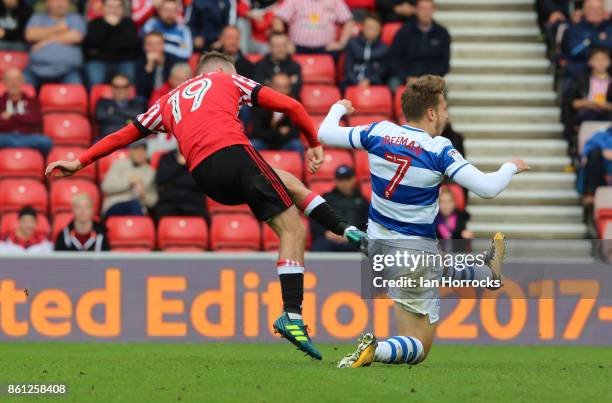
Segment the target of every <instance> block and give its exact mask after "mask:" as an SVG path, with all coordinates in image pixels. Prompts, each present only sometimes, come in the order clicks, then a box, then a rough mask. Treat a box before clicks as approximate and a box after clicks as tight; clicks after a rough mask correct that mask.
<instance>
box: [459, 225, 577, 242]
mask: <svg viewBox="0 0 612 403" xmlns="http://www.w3.org/2000/svg"><path fill="white" fill-rule="evenodd" d="M468 229H470V230H471V231H474V233H475V235H476V237H486V236H490V235H491V234H494V233H495V232H496V231H502V232H504V233H505V234H506V237H508V238H523V239H581V238H584V237H585V235H586V233H587V229H586V225H584V224H571V223H568V224H565V223H550V224H545V223H536V224H531V223H529V222H518V223H472V222H470V223H468Z"/></svg>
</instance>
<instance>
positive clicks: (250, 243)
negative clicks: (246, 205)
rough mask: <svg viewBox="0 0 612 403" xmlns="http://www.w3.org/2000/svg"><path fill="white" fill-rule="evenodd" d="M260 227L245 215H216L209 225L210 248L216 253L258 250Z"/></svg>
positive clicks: (253, 218)
mask: <svg viewBox="0 0 612 403" xmlns="http://www.w3.org/2000/svg"><path fill="white" fill-rule="evenodd" d="M260 245H261V226H260V225H259V222H258V221H257V220H256V219H255V217H253V216H248V215H246V214H217V215H214V216H212V218H211V224H210V248H211V249H212V250H216V251H224V250H225V251H230V250H232V251H248V250H252V251H255V250H259V249H260Z"/></svg>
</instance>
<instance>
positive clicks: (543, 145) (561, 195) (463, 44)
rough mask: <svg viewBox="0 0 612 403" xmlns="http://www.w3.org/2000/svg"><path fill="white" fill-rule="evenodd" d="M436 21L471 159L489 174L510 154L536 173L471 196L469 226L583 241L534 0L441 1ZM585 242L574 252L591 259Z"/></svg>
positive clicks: (453, 110)
mask: <svg viewBox="0 0 612 403" xmlns="http://www.w3.org/2000/svg"><path fill="white" fill-rule="evenodd" d="M437 4H438V12H437V14H436V19H437V20H438V21H440V23H442V24H444V25H445V26H446V27H447V28H448V29H449V31H450V33H451V35H452V37H453V44H452V48H451V52H452V56H451V72H450V74H449V75H448V76H447V81H448V87H449V104H450V117H451V122H452V123H453V127H454V128H455V129H456V130H458V131H459V132H461V133H463V134H464V135H465V137H466V140H465V149H466V155H467V157H468V159H469V160H470V161H471V162H473V163H474V164H475V165H476V166H478V167H479V168H481V169H483V170H487V171H492V170H496V169H498V167H499V165H500V164H501V163H503V162H504V161H506V160H508V159H509V158H510V157H512V156H519V157H522V158H524V159H525V160H526V161H527V163H528V164H529V165H530V166H531V168H532V171H531V172H528V173H523V174H521V175H519V176H518V177H516V178H515V179H514V181H513V183H512V184H511V185H510V187H509V189H507V190H506V191H504V192H503V193H502V194H501V195H500V196H498V197H497V198H495V199H490V200H483V199H481V198H479V197H477V196H475V195H473V194H470V196H469V207H468V211H469V213H470V214H471V216H472V220H471V222H470V223H469V227H468V228H469V229H471V230H472V231H474V232H475V233H476V236H477V237H489V236H490V235H491V234H492V233H494V232H495V231H504V232H505V233H506V234H507V236H508V237H509V238H511V239H548V240H555V239H567V240H569V239H582V238H584V237H585V236H586V233H587V229H586V226H585V225H584V224H583V223H582V209H581V207H580V205H579V195H578V194H577V192H576V191H575V190H574V180H575V174H574V173H568V172H566V171H565V170H564V168H565V167H566V166H567V165H568V164H569V163H570V160H569V157H567V155H566V149H567V144H566V142H565V140H563V137H562V129H563V127H562V125H561V124H560V123H559V117H560V108H559V107H558V105H557V102H556V98H557V97H556V94H555V92H554V90H553V77H552V74H551V73H550V72H549V68H548V66H549V63H548V60H547V59H546V47H545V45H544V43H542V41H541V40H540V37H539V31H538V28H537V24H536V13H535V11H534V9H533V4H534V1H533V0H495V1H489V0H438V1H437ZM588 249H589V248H588V245H585V246H584V248H577V249H575V250H573V252H572V253H573V254H574V256H575V255H588V253H589V250H588Z"/></svg>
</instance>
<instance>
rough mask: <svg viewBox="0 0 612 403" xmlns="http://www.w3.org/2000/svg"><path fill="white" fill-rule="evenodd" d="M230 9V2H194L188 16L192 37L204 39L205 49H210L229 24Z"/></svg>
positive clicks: (227, 0) (223, 0)
mask: <svg viewBox="0 0 612 403" xmlns="http://www.w3.org/2000/svg"><path fill="white" fill-rule="evenodd" d="M230 8H231V5H230V2H229V0H194V2H193V3H192V4H191V7H190V8H189V15H188V21H189V22H188V25H189V28H190V29H191V34H192V36H193V37H196V36H202V37H204V47H205V48H209V47H210V45H211V44H212V43H213V42H215V41H216V40H217V39H219V35H220V34H221V31H222V30H223V27H225V26H226V25H228V24H229V19H230Z"/></svg>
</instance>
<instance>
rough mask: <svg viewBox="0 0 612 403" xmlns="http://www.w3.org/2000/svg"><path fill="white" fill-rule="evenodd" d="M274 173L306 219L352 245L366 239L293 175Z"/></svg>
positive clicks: (361, 232) (358, 244) (280, 170)
mask: <svg viewBox="0 0 612 403" xmlns="http://www.w3.org/2000/svg"><path fill="white" fill-rule="evenodd" d="M274 171H276V173H277V175H278V176H279V177H280V178H281V180H282V181H283V184H284V185H285V186H286V187H287V190H288V191H289V195H290V196H291V198H292V199H293V202H294V203H295V205H296V206H298V208H300V210H301V211H302V212H303V213H304V215H305V216H306V217H310V218H312V219H313V220H314V221H315V222H317V223H318V224H320V225H321V226H322V227H324V228H325V229H327V230H329V231H331V232H333V233H334V234H336V235H341V236H344V237H345V238H346V239H347V240H348V241H349V242H351V243H352V244H354V245H356V246H361V243H362V242H363V240H364V239H365V237H366V234H365V233H364V232H363V231H360V230H359V229H357V227H355V226H353V225H350V224H349V223H347V222H346V221H345V220H344V219H343V218H342V217H340V216H339V215H338V214H337V213H336V211H335V210H334V209H333V208H332V207H331V206H330V205H329V204H328V203H327V202H326V201H325V199H324V198H323V197H321V196H320V195H318V194H317V193H315V192H313V191H312V190H310V189H308V188H307V187H306V185H304V184H303V183H302V181H300V180H299V179H298V178H296V177H295V176H294V175H292V174H291V173H289V172H287V171H283V170H282V169H274Z"/></svg>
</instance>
